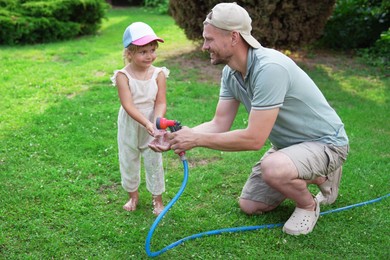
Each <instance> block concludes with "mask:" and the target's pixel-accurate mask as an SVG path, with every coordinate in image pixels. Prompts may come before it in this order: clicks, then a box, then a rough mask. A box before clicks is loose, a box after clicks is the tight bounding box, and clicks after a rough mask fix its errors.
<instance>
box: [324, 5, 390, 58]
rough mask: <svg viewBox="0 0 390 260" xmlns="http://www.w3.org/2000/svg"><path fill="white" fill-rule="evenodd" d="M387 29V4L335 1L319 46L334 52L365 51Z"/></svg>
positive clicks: (389, 11) (389, 21)
mask: <svg viewBox="0 0 390 260" xmlns="http://www.w3.org/2000/svg"><path fill="white" fill-rule="evenodd" d="M389 26H390V1H381V0H337V3H336V7H335V10H334V12H333V14H332V16H331V18H330V20H329V21H328V23H327V24H326V26H325V30H324V35H323V37H322V39H321V44H323V45H324V46H327V47H331V48H334V49H344V50H348V49H356V48H367V47H371V46H372V45H374V43H375V42H376V40H377V39H378V38H379V37H380V35H381V33H382V32H383V31H386V30H387V29H388V28H389Z"/></svg>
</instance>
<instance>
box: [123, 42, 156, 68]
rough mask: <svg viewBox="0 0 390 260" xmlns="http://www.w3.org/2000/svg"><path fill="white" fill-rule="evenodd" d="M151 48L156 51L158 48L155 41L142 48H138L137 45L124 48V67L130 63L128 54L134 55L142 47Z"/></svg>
mask: <svg viewBox="0 0 390 260" xmlns="http://www.w3.org/2000/svg"><path fill="white" fill-rule="evenodd" d="M148 45H150V46H153V47H156V49H157V48H158V42H157V41H152V42H150V43H148V44H146V45H143V46H138V45H134V44H130V45H129V46H128V47H127V48H125V49H124V50H123V61H124V63H125V65H127V64H129V63H130V62H131V58H130V55H129V54H130V53H132V54H134V53H136V52H137V51H138V50H139V49H140V48H142V47H144V46H148Z"/></svg>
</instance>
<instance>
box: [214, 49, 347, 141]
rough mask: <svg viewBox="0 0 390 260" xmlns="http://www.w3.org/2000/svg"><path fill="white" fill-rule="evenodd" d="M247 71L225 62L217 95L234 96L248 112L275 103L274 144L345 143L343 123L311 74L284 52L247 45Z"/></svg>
mask: <svg viewBox="0 0 390 260" xmlns="http://www.w3.org/2000/svg"><path fill="white" fill-rule="evenodd" d="M247 62H248V63H247V74H246V76H245V77H244V79H243V78H242V76H241V74H240V73H239V72H237V71H235V70H232V69H231V68H230V67H229V66H225V67H224V69H223V71H222V79H221V89H220V99H236V100H238V101H240V102H241V103H243V105H244V106H245V108H246V110H247V111H248V113H249V112H250V111H251V110H252V109H253V110H267V109H273V108H277V107H279V108H280V110H279V114H278V117H277V119H276V122H275V125H274V127H273V128H272V131H271V134H270V136H269V140H270V141H271V143H272V144H273V145H274V146H276V147H277V148H284V147H288V146H291V145H293V144H297V143H301V142H306V141H319V142H323V143H330V144H334V145H336V146H344V145H347V144H348V137H347V134H346V132H345V129H344V124H343V122H342V121H341V119H340V117H339V116H338V115H337V113H336V111H335V110H334V109H333V108H332V107H331V106H330V105H329V104H328V102H327V101H326V99H325V97H324V95H323V94H322V93H321V91H320V90H319V89H318V87H317V86H316V84H315V83H314V82H313V81H312V80H311V78H310V77H309V76H308V75H307V74H306V73H305V72H304V71H303V70H302V69H301V68H299V67H298V66H297V65H296V64H295V62H294V61H292V60H291V59H290V58H289V57H287V56H286V55H284V54H282V53H280V52H278V51H276V50H273V49H269V48H264V47H260V48H259V49H252V48H250V49H249V51H248V61H247Z"/></svg>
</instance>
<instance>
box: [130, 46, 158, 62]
mask: <svg viewBox="0 0 390 260" xmlns="http://www.w3.org/2000/svg"><path fill="white" fill-rule="evenodd" d="M156 49H157V46H156V45H155V44H148V45H145V46H141V47H138V48H137V49H136V50H135V51H132V52H129V55H130V58H131V61H132V63H134V65H137V66H139V67H143V68H147V67H150V66H151V65H152V64H153V62H154V61H155V60H156V58H157V54H156Z"/></svg>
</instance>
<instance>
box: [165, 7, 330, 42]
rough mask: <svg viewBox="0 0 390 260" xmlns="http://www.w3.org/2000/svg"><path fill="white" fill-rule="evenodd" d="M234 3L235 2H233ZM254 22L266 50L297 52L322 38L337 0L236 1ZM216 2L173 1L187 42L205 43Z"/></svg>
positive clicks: (254, 27) (173, 14) (177, 20)
mask: <svg viewBox="0 0 390 260" xmlns="http://www.w3.org/2000/svg"><path fill="white" fill-rule="evenodd" d="M231 2H233V1H231ZM236 2H237V4H239V5H240V6H242V7H244V8H245V9H246V10H247V11H248V13H249V15H250V16H251V18H252V28H253V29H252V35H253V36H254V37H255V38H257V39H258V40H259V42H260V43H261V44H262V45H263V46H267V47H278V48H292V49H294V48H296V47H299V46H302V45H305V44H308V43H311V42H313V41H315V40H316V39H318V38H319V37H321V34H322V30H323V28H324V26H325V24H326V22H327V20H328V18H329V16H330V15H331V13H332V11H333V8H334V5H335V2H336V0H321V1H320V0H317V1H313V0H246V1H245V0H243V1H236ZM218 3H220V1H216V0H186V1H182V0H170V2H169V8H170V13H171V15H172V17H173V18H174V20H175V21H176V23H177V24H178V25H179V27H181V28H183V29H184V32H185V34H186V36H187V38H188V39H190V40H194V41H200V40H201V39H202V30H203V21H204V19H205V17H206V15H207V14H208V13H209V12H210V11H211V9H212V8H213V7H214V5H216V4H218Z"/></svg>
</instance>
